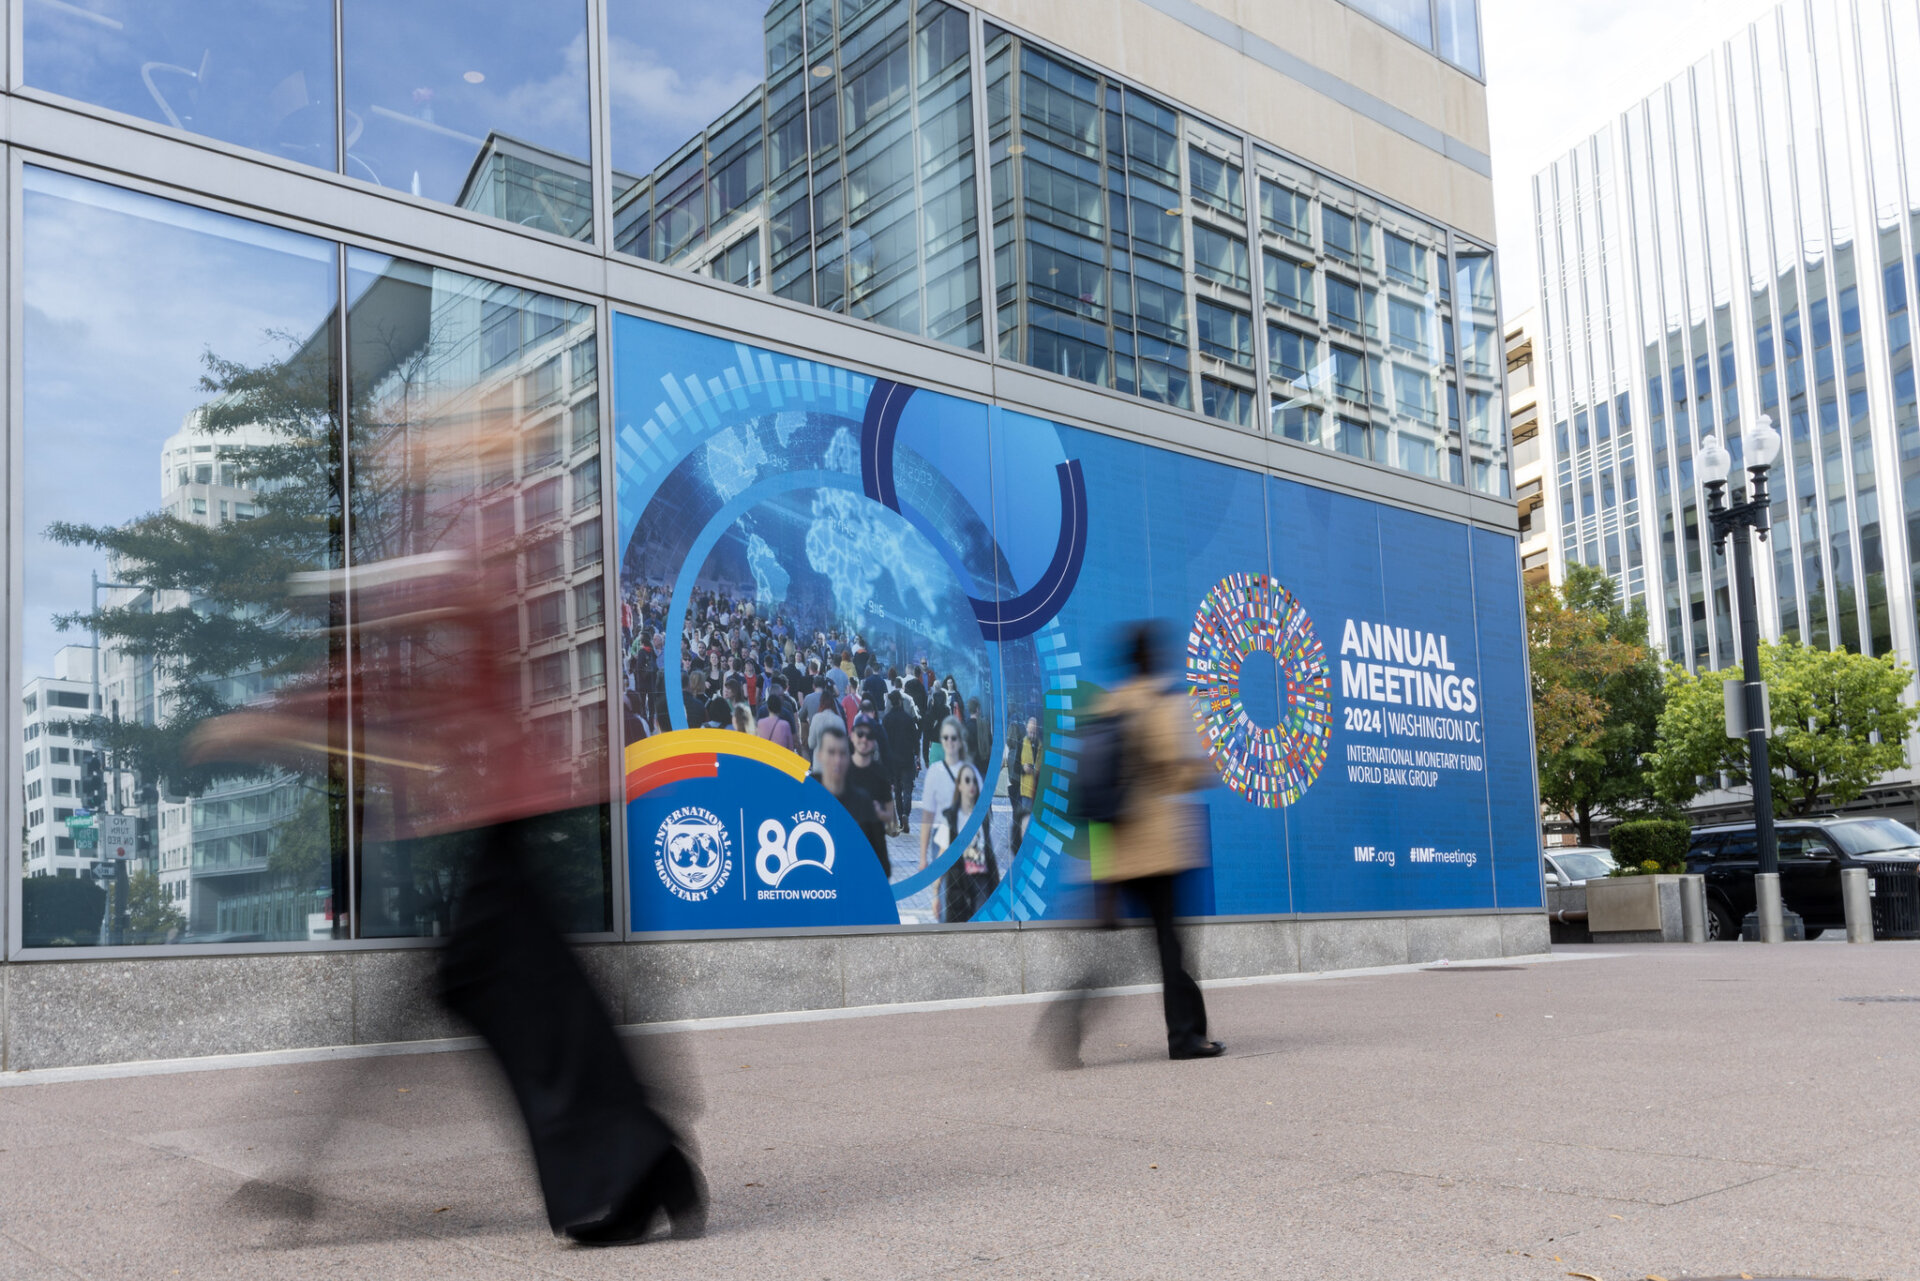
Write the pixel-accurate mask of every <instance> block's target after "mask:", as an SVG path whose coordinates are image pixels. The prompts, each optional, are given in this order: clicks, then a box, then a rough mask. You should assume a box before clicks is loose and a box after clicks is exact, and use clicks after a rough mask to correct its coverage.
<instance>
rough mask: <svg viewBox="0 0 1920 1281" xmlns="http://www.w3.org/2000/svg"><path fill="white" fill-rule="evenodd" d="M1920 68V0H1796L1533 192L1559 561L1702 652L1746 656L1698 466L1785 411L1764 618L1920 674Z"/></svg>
mask: <svg viewBox="0 0 1920 1281" xmlns="http://www.w3.org/2000/svg"><path fill="white" fill-rule="evenodd" d="M1916 68H1920V5H1916V4H1914V3H1913V0H1790V2H1789V3H1786V4H1782V5H1780V6H1779V7H1778V8H1776V9H1774V10H1773V11H1771V12H1769V13H1767V14H1765V15H1764V16H1762V17H1761V18H1760V19H1759V20H1757V21H1756V22H1754V23H1753V24H1752V25H1751V26H1749V27H1748V28H1746V29H1745V30H1743V31H1741V32H1739V33H1737V34H1736V35H1734V36H1733V37H1732V38H1731V39H1729V40H1727V41H1725V42H1723V43H1722V44H1721V45H1720V46H1719V47H1718V48H1715V49H1713V50H1711V51H1710V52H1708V53H1707V54H1706V56H1704V57H1702V58H1701V59H1700V60H1699V61H1698V62H1696V63H1694V64H1693V65H1692V66H1691V67H1689V68H1688V69H1687V70H1686V71H1684V72H1683V73H1682V74H1680V75H1679V76H1677V77H1675V78H1674V79H1673V80H1672V81H1670V82H1669V83H1667V84H1665V85H1663V86H1661V87H1660V88H1659V89H1658V90H1656V91H1655V92H1654V93H1652V94H1651V95H1649V96H1648V97H1646V98H1645V99H1643V100H1642V101H1640V102H1636V103H1634V104H1632V105H1631V106H1629V107H1628V108H1627V109H1626V110H1625V111H1623V112H1621V113H1620V115H1619V116H1618V117H1616V118H1615V119H1614V120H1613V121H1611V122H1610V123H1609V124H1608V126H1607V127H1606V128H1605V129H1603V130H1601V131H1600V132H1599V133H1597V134H1595V135H1594V136H1593V137H1591V138H1589V139H1587V140H1586V141H1584V142H1582V143H1581V144H1580V145H1579V146H1578V147H1576V148H1574V149H1573V150H1572V151H1571V152H1569V153H1568V154H1567V155H1566V156H1564V157H1563V158H1561V159H1560V160H1558V161H1556V162H1555V163H1554V164H1553V166H1552V167H1550V168H1548V169H1546V170H1544V171H1542V172H1541V173H1540V174H1539V175H1538V176H1537V177H1536V178H1535V179H1534V199H1535V210H1536V213H1537V226H1536V230H1537V246H1538V251H1539V255H1540V268H1541V278H1542V289H1541V296H1540V309H1541V317H1542V328H1543V330H1544V335H1545V338H1544V344H1543V345H1544V350H1545V360H1544V362H1543V366H1542V375H1541V377H1542V382H1543V384H1544V386H1545V389H1546V390H1545V392H1544V408H1543V411H1542V414H1541V434H1542V435H1543V436H1545V437H1546V438H1547V441H1548V449H1549V451H1550V457H1551V466H1550V468H1549V470H1548V472H1547V474H1546V476H1545V477H1544V479H1545V482H1546V494H1545V498H1546V506H1547V509H1548V511H1549V513H1550V515H1551V518H1552V519H1553V522H1554V535H1555V540H1556V555H1557V556H1558V557H1559V558H1560V559H1561V561H1562V563H1563V564H1571V563H1581V564H1587V565H1594V566H1598V567H1600V568H1601V569H1604V570H1605V571H1606V572H1607V573H1608V574H1610V575H1612V576H1613V577H1614V578H1615V579H1616V581H1618V582H1619V584H1620V586H1621V589H1622V591H1623V592H1624V593H1625V594H1626V595H1627V596H1628V597H1630V598H1631V599H1634V600H1640V601H1644V602H1645V604H1646V606H1647V611H1648V615H1649V618H1650V620H1651V624H1652V629H1653V633H1654V637H1655V640H1656V643H1657V644H1658V645H1659V647H1661V648H1662V649H1663V650H1664V651H1665V653H1666V655H1667V656H1668V657H1669V658H1670V659H1672V660H1674V661H1676V662H1682V663H1685V664H1686V665H1687V666H1689V667H1692V668H1696V669H1707V668H1714V667H1724V666H1727V665H1730V664H1732V663H1734V662H1736V661H1737V660H1738V654H1737V650H1736V648H1735V636H1734V626H1733V616H1732V608H1731V604H1730V596H1729V588H1728V582H1727V570H1726V563H1725V561H1724V559H1722V558H1720V557H1716V556H1715V555H1714V554H1713V553H1712V549H1711V545H1710V531H1709V529H1708V525H1707V520H1706V515H1705V499H1704V493H1703V490H1702V487H1701V485H1700V482H1699V478H1698V477H1697V475H1696V473H1695V467H1694V457H1695V454H1696V452H1697V450H1698V448H1699V444H1700V441H1701V440H1702V439H1703V438H1704V437H1706V436H1707V435H1709V434H1717V435H1719V436H1720V437H1721V439H1722V440H1724V441H1725V442H1726V443H1727V444H1728V446H1729V448H1730V449H1731V450H1732V451H1733V456H1734V462H1735V469H1736V470H1735V478H1736V481H1738V480H1740V479H1741V477H1742V476H1743V473H1742V472H1741V471H1740V470H1739V468H1740V453H1739V449H1740V443H1739V439H1740V432H1741V428H1742V425H1743V424H1744V423H1746V422H1747V421H1749V420H1750V419H1752V418H1753V417H1755V416H1757V415H1759V414H1768V415H1771V417H1772V418H1773V420H1774V422H1775V424H1776V425H1777V426H1778V427H1779V429H1780V431H1781V433H1782V435H1783V437H1784V447H1783V450H1782V454H1781V457H1780V459H1779V461H1778V462H1777V463H1776V465H1775V467H1774V471H1773V478H1772V502H1773V512H1772V515H1773V530H1772V534H1771V537H1770V541H1769V542H1768V543H1767V544H1766V545H1764V546H1763V547H1762V548H1760V554H1759V556H1758V557H1757V558H1756V560H1757V567H1758V573H1759V575H1760V581H1759V590H1760V596H1761V599H1762V601H1763V610H1762V613H1763V615H1764V618H1763V631H1764V633H1765V634H1766V635H1768V636H1782V637H1791V638H1795V639H1798V640H1801V641H1804V642H1805V643H1807V644H1809V645H1816V646H1822V647H1828V646H1830V647H1833V648H1836V649H1848V650H1855V651H1859V652H1863V653H1871V654H1886V653H1895V654H1898V655H1900V657H1901V658H1902V659H1903V660H1905V661H1906V662H1908V663H1912V662H1914V659H1915V655H1916V649H1915V646H1916V634H1915V622H1916V620H1915V601H1916V597H1917V596H1920V593H1917V592H1916V585H1917V584H1920V559H1916V558H1920V526H1916V525H1915V524H1914V523H1913V522H1914V521H1915V520H1916V518H1920V488H1916V485H1917V484H1920V479H1917V478H1920V417H1917V416H1916V406H1915V391H1914V371H1913V351H1912V341H1911V338H1912V334H1911V325H1910V323H1909V311H1908V308H1909V296H1910V293H1911V291H1912V289H1913V286H1914V272H1915V268H1916V260H1915V257H1914V255H1915V250H1916V248H1920V243H1917V242H1920V71H1916Z"/></svg>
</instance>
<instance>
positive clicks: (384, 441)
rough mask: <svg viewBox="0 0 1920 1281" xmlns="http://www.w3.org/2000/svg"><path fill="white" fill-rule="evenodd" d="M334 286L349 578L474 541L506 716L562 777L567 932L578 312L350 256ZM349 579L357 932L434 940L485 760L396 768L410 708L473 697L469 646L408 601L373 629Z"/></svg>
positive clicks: (587, 657)
mask: <svg viewBox="0 0 1920 1281" xmlns="http://www.w3.org/2000/svg"><path fill="white" fill-rule="evenodd" d="M347 285H348V293H347V296H348V310H347V340H348V341H347V346H348V353H349V362H350V363H349V369H348V389H349V394H350V397H351V400H350V406H351V408H350V412H349V417H350V427H351V454H350V459H351V461H350V471H349V485H348V494H349V504H348V506H349V515H350V526H351V529H352V553H353V565H354V574H355V578H354V579H353V580H352V581H354V582H356V583H358V582H360V581H362V580H363V579H365V580H366V581H369V582H372V581H373V579H372V577H371V576H372V575H374V574H375V573H377V570H378V567H379V566H381V565H390V564H395V563H400V564H405V563H408V562H407V561H406V559H405V558H408V557H420V556H424V555H428V554H431V553H435V552H449V551H451V552H456V553H461V554H466V553H468V552H470V551H471V550H472V549H474V548H476V547H477V548H478V550H479V552H480V559H481V561H482V563H483V564H484V565H485V566H486V572H487V573H488V575H489V576H490V583H489V588H488V594H489V597H490V608H491V609H492V610H493V622H492V626H493V628H494V632H493V635H492V637H491V638H490V644H491V647H492V649H493V651H494V652H495V653H497V654H504V655H506V656H507V661H508V662H509V663H511V664H513V665H515V666H517V668H518V676H517V681H516V683H517V684H518V687H519V693H518V696H517V697H510V698H509V701H510V702H511V703H512V704H514V705H513V706H511V707H509V708H507V709H506V714H508V715H515V716H517V717H518V718H519V720H520V723H521V724H522V725H523V726H524V728H525V729H526V730H527V732H528V733H529V734H530V735H532V736H533V739H534V740H535V741H538V742H539V743H541V744H543V745H544V746H543V748H542V756H541V759H542V761H543V763H545V764H549V765H553V764H561V765H564V766H565V772H566V774H567V775H568V776H569V778H570V783H569V784H568V785H567V786H568V790H569V795H567V796H566V797H565V798H564V803H556V804H555V807H554V808H555V811H556V812H555V813H554V814H553V815H552V816H551V817H549V818H547V819H545V820H542V826H543V828H544V833H543V836H542V837H541V838H536V840H538V839H545V840H548V841H550V846H549V850H550V852H548V853H546V854H544V855H543V856H542V857H543V858H544V860H545V863H544V871H545V873H546V877H547V886H548V888H549V890H550V893H551V897H552V905H553V908H554V910H556V911H557V912H558V913H559V914H560V916H561V918H562V920H563V921H564V922H565V924H566V927H567V928H568V929H570V930H573V931H577V932H591V931H598V930H606V929H610V928H612V915H611V913H612V898H611V875H612V864H611V857H612V854H611V849H612V847H611V843H610V840H609V838H608V836H607V832H608V830H609V829H608V827H607V824H608V821H609V818H608V808H607V799H608V784H607V765H608V763H607V756H606V752H607V740H606V733H605V726H606V723H607V722H606V689H605V686H606V665H605V649H604V647H605V643H606V642H605V635H606V619H605V610H604V608H603V607H602V606H601V605H600V604H599V601H600V599H601V596H600V593H601V591H602V590H603V583H602V579H601V573H602V545H603V544H602V531H601V525H600V510H601V508H600V501H601V493H600V471H599V466H600V459H599V449H600V438H599V432H598V430H597V418H596V416H595V415H596V410H595V403H596V401H595V386H596V384H595V381H594V378H593V370H594V367H595V362H594V356H593V352H594V323H593V309H592V308H590V307H588V306H586V305H585V304H583V303H576V302H570V301H566V300H563V299H559V298H554V297H551V296H548V295H544V294H539V293H534V292H532V291H529V290H525V289H519V288H515V287H511V286H506V285H497V284H493V283H490V282H488V281H484V280H478V279H475V278H474V277H472V276H467V275H463V274H461V273H459V272H454V271H447V270H443V269H439V268H433V267H428V266H424V265H422V264H419V263H413V262H407V261H404V260H399V259H392V258H386V257H382V256H380V255H377V254H372V253H367V252H364V251H361V250H350V251H349V252H348V255H347ZM583 421H592V422H594V423H595V429H594V430H590V431H589V430H583V429H582V428H581V424H582V422H583ZM375 590H376V589H373V588H368V589H364V592H374V591H375ZM364 592H363V589H360V588H357V587H356V589H355V597H356V600H355V605H354V609H355V616H356V618H357V619H358V618H360V617H362V615H363V612H364V613H365V614H366V615H367V617H368V621H367V622H366V623H365V624H364V625H360V626H356V629H355V633H354V636H355V641H354V649H353V653H352V660H353V671H354V684H355V691H356V699H355V717H354V730H355V733H356V734H357V735H362V736H366V737H367V738H368V739H369V741H377V742H379V743H381V744H383V745H385V746H383V748H382V750H380V751H379V752H378V753H377V758H376V757H375V756H372V755H370V756H369V757H368V759H367V760H366V761H365V762H364V764H363V765H362V767H361V769H360V770H359V773H358V775H357V778H356V785H355V790H354V797H353V801H354V813H355V816H356V820H357V823H358V835H359V848H360V881H359V899H360V912H361V931H360V932H361V934H362V935H363V936H367V937H374V936H380V937H391V936H398V935H437V934H440V933H443V932H444V931H445V929H446V928H447V924H448V912H449V909H450V906H451V903H452V900H453V897H454V895H455V894H456V893H457V891H458V888H459V883H460V877H461V873H462V862H461V859H462V856H463V854H464V850H465V847H466V842H465V839H464V837H462V836H461V835H460V834H459V833H460V831H461V829H462V828H463V827H464V826H470V825H471V824H470V823H465V822H463V810H464V808H465V807H466V806H468V805H469V804H470V803H473V804H478V803H481V799H482V798H484V796H485V792H486V790H487V788H488V786H489V783H488V778H489V770H490V769H496V770H497V768H498V766H496V765H493V764H492V763H490V762H489V761H488V760H487V759H486V758H485V757H484V755H479V754H476V755H475V756H474V757H473V759H471V760H467V759H463V760H462V762H461V765H460V767H459V768H458V769H455V770H442V771H441V772H439V773H431V772H428V771H423V770H420V769H415V768H412V767H411V766H410V764H409V763H410V762H421V761H425V762H437V761H438V760H439V757H440V756H442V755H444V753H445V751H446V750H447V748H446V744H445V743H444V742H443V741H442V740H441V739H440V738H438V737H436V734H437V730H436V727H435V725H434V723H433V721H434V719H435V718H434V717H433V716H432V715H431V714H430V713H429V712H427V711H425V710H423V709H431V708H435V707H458V706H459V705H460V704H461V701H462V700H463V699H464V698H467V697H469V695H468V694H467V693H466V691H467V690H468V688H469V684H470V682H471V681H472V680H473V673H472V671H471V670H470V665H471V663H472V661H473V653H474V642H473V638H472V637H471V636H470V635H467V634H465V633H463V632H460V631H457V630H455V629H453V628H450V627H443V626H441V625H440V624H439V623H438V622H436V621H435V620H433V619H430V618H420V619H414V618H412V617H411V616H409V615H407V614H405V613H404V612H402V613H401V617H400V619H399V621H395V622H383V623H378V624H376V622H375V621H373V617H372V615H373V612H374V611H376V610H387V612H392V611H391V610H389V609H388V606H387V605H386V603H385V602H384V601H383V600H376V599H375V597H374V596H370V595H366V594H364ZM493 785H494V786H502V784H500V783H499V782H498V781H497V780H496V781H495V783H494V784H493ZM511 785H512V784H511V782H509V783H508V784H505V786H511ZM423 830H425V831H428V832H430V833H433V834H428V835H421V834H420V833H421V831H423Z"/></svg>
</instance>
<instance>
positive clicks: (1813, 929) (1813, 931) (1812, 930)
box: [1807, 925, 1827, 943]
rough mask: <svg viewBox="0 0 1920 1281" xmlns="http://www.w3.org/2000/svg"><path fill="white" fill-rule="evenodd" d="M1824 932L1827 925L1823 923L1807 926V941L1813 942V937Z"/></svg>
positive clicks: (1817, 936) (1815, 937)
mask: <svg viewBox="0 0 1920 1281" xmlns="http://www.w3.org/2000/svg"><path fill="white" fill-rule="evenodd" d="M1826 932H1827V927H1826V926H1824V925H1820V926H1813V925H1809V926H1807V942H1809V943H1811V942H1813V941H1814V940H1815V939H1817V938H1819V937H1820V936H1821V935H1822V934H1825V933H1826Z"/></svg>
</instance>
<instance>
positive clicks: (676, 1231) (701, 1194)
mask: <svg viewBox="0 0 1920 1281" xmlns="http://www.w3.org/2000/svg"><path fill="white" fill-rule="evenodd" d="M662 1214H665V1215H666V1216H667V1222H668V1224H669V1226H670V1228H671V1231H672V1234H673V1235H674V1236H675V1237H676V1238H679V1239H682V1240H684V1239H686V1238H689V1237H697V1236H699V1235H700V1234H701V1233H703V1232H705V1231H706V1229H707V1184H706V1180H705V1179H703V1178H701V1177H700V1171H699V1170H697V1169H695V1168H694V1165H693V1162H691V1161H689V1160H687V1157H686V1153H684V1152H682V1151H681V1150H680V1149H679V1148H677V1147H670V1148H668V1149H667V1150H666V1152H665V1153H663V1154H662V1155H661V1157H660V1159H659V1160H658V1161H655V1162H654V1163H653V1168H652V1169H650V1170H648V1171H647V1172H646V1174H644V1175H643V1176H641V1179H640V1181H639V1182H638V1183H636V1184H635V1185H634V1187H633V1190H632V1191H631V1192H629V1193H627V1195H626V1196H625V1197H624V1198H623V1199H622V1200H621V1202H620V1203H619V1204H618V1205H616V1206H615V1207H614V1208H613V1210H612V1211H611V1212H609V1213H608V1214H607V1216H606V1217H605V1218H603V1219H595V1220H594V1221H593V1222H591V1223H581V1224H576V1225H574V1226H573V1227H570V1228H568V1229H567V1235H568V1236H570V1237H572V1238H573V1239H574V1240H575V1241H576V1242H578V1243H579V1244H581V1245H594V1246H604V1245H630V1244H632V1243H633V1242H636V1241H644V1240H646V1238H647V1236H648V1234H649V1233H651V1232H652V1231H653V1228H654V1225H655V1223H656V1222H657V1221H658V1220H659V1217H660V1216H661V1215H662Z"/></svg>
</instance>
